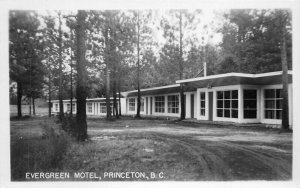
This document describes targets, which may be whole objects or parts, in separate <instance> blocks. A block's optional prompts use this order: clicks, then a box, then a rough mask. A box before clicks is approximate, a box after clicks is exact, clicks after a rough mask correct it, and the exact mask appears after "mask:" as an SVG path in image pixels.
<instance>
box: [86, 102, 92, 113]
mask: <svg viewBox="0 0 300 188" xmlns="http://www.w3.org/2000/svg"><path fill="white" fill-rule="evenodd" d="M87 111H88V113H93V106H92V103H90V102H89V103H87Z"/></svg>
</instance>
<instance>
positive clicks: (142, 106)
mask: <svg viewBox="0 0 300 188" xmlns="http://www.w3.org/2000/svg"><path fill="white" fill-rule="evenodd" d="M140 110H141V112H144V98H141V109H140Z"/></svg>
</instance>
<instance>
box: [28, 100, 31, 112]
mask: <svg viewBox="0 0 300 188" xmlns="http://www.w3.org/2000/svg"><path fill="white" fill-rule="evenodd" d="M28 107H29V112H28V114H29V116H31V97H29V106H28Z"/></svg>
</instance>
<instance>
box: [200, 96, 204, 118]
mask: <svg viewBox="0 0 300 188" xmlns="http://www.w3.org/2000/svg"><path fill="white" fill-rule="evenodd" d="M200 116H205V92H200Z"/></svg>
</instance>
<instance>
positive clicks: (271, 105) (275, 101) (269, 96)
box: [264, 89, 282, 119]
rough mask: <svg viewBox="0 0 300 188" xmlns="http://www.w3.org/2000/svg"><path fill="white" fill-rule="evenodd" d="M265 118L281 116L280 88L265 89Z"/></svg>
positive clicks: (279, 117)
mask: <svg viewBox="0 0 300 188" xmlns="http://www.w3.org/2000/svg"><path fill="white" fill-rule="evenodd" d="M264 96H265V118H266V119H281V118H282V89H265V90H264Z"/></svg>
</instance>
